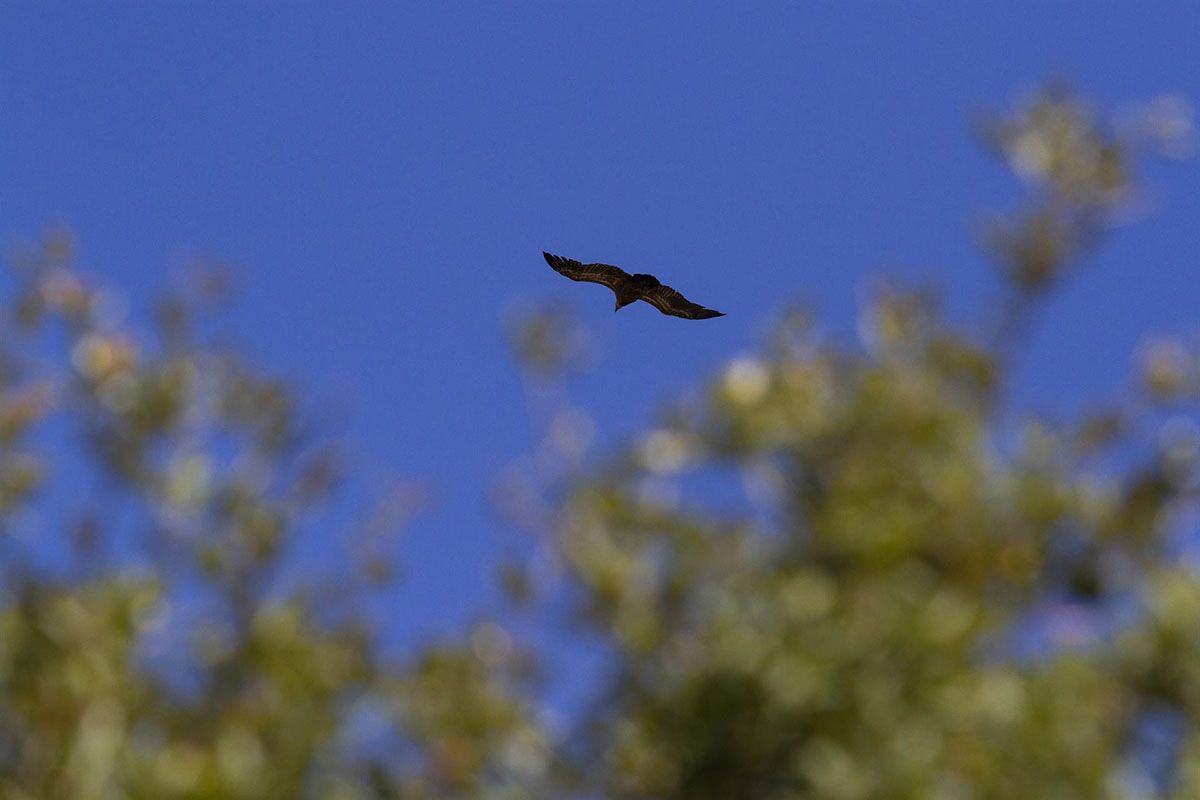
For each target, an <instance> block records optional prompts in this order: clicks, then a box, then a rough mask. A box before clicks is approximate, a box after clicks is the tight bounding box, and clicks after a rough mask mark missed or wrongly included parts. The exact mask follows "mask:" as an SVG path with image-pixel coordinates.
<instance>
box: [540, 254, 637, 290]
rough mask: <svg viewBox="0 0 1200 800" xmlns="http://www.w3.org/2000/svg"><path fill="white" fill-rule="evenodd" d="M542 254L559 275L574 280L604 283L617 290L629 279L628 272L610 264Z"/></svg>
mask: <svg viewBox="0 0 1200 800" xmlns="http://www.w3.org/2000/svg"><path fill="white" fill-rule="evenodd" d="M542 255H544V256H545V257H546V263H547V264H549V265H550V266H551V267H553V268H554V271H555V272H557V273H558V274H559V275H566V276H567V277H568V278H570V279H571V280H573V281H589V282H591V283H602V284H604V285H605V286H607V287H608V288H610V289H612V290H613V291H616V290H617V288H618V287H620V286H621V285H622V284H624V283H625V281H627V280H629V273H628V272H626V271H625V270H623V269H621V268H620V267H614V266H612V265H610V264H580V263H579V262H578V261H575V260H573V259H570V258H563V257H562V256H556V255H551V254H550V253H546V252H543V253H542Z"/></svg>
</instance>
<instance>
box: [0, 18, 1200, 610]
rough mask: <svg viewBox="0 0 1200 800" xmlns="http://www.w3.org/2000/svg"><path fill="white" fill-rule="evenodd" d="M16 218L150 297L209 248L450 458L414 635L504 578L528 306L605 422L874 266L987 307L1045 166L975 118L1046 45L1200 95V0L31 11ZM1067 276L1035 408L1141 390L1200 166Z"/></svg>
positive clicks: (1101, 73) (239, 334)
mask: <svg viewBox="0 0 1200 800" xmlns="http://www.w3.org/2000/svg"><path fill="white" fill-rule="evenodd" d="M3 11H4V19H5V21H4V24H3V25H0V243H3V244H4V245H6V246H7V245H12V244H15V243H18V242H21V241H26V240H29V239H32V238H34V237H36V236H37V235H39V233H40V232H41V231H42V230H43V229H44V228H45V227H46V226H47V225H55V224H65V225H68V226H70V227H71V228H72V229H73V230H74V231H75V232H76V233H77V236H78V240H79V243H80V252H81V259H80V265H81V267H82V268H83V269H85V270H86V271H88V272H92V273H95V274H97V275H100V276H102V277H103V278H104V279H106V280H108V281H111V282H112V283H114V284H116V285H117V286H118V287H120V288H123V289H124V290H126V291H127V292H128V293H129V294H130V295H131V297H132V299H133V302H134V304H135V305H137V304H138V303H139V302H144V301H146V300H147V299H148V298H149V297H151V296H152V295H153V293H154V292H155V291H156V290H158V289H160V288H162V287H163V286H164V285H166V283H167V280H168V275H169V274H170V273H171V272H172V271H173V270H176V269H178V268H179V267H181V266H182V265H184V264H186V263H187V262H189V261H190V260H191V259H193V258H195V257H197V256H203V257H210V258H214V259H217V260H220V261H221V262H223V263H225V264H228V265H230V267H231V269H232V270H233V273H234V275H235V278H236V282H237V285H238V287H239V295H238V299H237V302H236V305H235V307H234V309H233V311H232V312H231V313H230V314H229V315H228V316H227V317H226V318H225V322H224V325H223V330H224V331H225V332H226V333H227V334H228V335H229V337H230V338H233V339H235V340H236V341H238V342H239V343H240V344H241V345H242V346H243V347H244V349H246V350H247V351H249V352H250V353H251V354H252V355H253V356H254V357H255V358H256V359H257V360H258V361H259V363H261V364H264V365H266V366H268V367H270V368H271V369H273V370H276V371H278V372H281V373H282V374H284V375H286V376H289V377H290V378H292V379H294V381H295V383H296V384H297V385H298V386H299V387H300V388H301V389H302V390H304V391H305V392H306V393H307V394H308V395H309V396H310V397H312V398H314V399H315V400H316V402H317V404H318V405H323V406H325V407H332V408H335V409H337V411H338V413H339V414H340V415H342V417H343V418H344V419H345V430H346V432H347V434H348V436H349V438H350V440H351V443H352V447H353V449H354V450H355V451H356V452H357V453H358V454H359V456H360V458H359V463H360V464H361V465H363V467H364V469H366V470H368V472H372V473H377V474H380V475H389V474H390V475H394V476H400V477H404V478H409V479H413V480H419V481H423V482H426V483H428V484H429V485H430V486H431V487H432V488H433V491H434V497H435V501H436V502H435V505H434V506H433V507H432V508H431V509H430V511H429V512H428V513H427V514H425V515H424V516H423V517H421V518H420V519H419V520H418V522H417V523H416V525H415V526H414V527H413V529H412V531H411V532H410V533H409V536H408V539H407V540H406V542H405V546H404V558H405V566H406V572H407V575H408V578H407V580H406V582H405V583H404V585H403V586H402V587H401V589H400V590H399V592H398V593H397V596H396V598H395V614H394V619H395V620H396V623H395V624H396V625H397V626H398V628H399V629H400V630H401V631H403V632H408V633H415V634H424V633H428V632H432V631H438V630H444V629H448V628H450V627H452V626H454V625H455V624H457V623H458V622H459V621H461V620H463V619H465V618H466V617H468V616H470V615H471V614H472V613H473V611H475V610H478V609H480V608H483V607H485V606H487V605H488V603H489V601H490V600H491V599H492V598H493V597H494V581H493V572H492V560H493V558H494V557H495V555H496V554H497V553H498V552H500V551H502V550H504V549H505V548H506V547H507V546H508V544H509V543H511V541H512V533H511V531H508V530H507V529H506V527H505V526H504V525H503V524H502V523H501V522H500V521H499V520H498V519H497V517H496V514H495V513H494V511H493V510H492V508H491V507H490V505H489V501H488V499H487V497H486V490H487V487H488V486H489V485H490V483H491V481H492V480H493V479H494V478H495V477H496V476H497V474H498V473H499V472H500V470H501V469H503V468H504V467H505V466H506V465H508V464H509V463H510V462H511V461H512V460H513V459H514V458H516V457H518V456H519V455H521V454H522V453H524V452H526V451H527V450H528V449H529V448H530V446H531V444H532V440H531V435H530V430H529V423H528V416H527V413H526V405H525V397H524V394H523V389H522V386H521V382H520V380H519V375H518V372H517V370H516V369H515V367H514V364H513V361H512V359H511V357H510V355H509V352H508V349H507V347H506V345H505V342H504V338H503V335H502V330H503V325H502V323H503V319H504V318H505V314H506V313H507V312H508V311H509V310H510V309H512V308H514V307H515V306H518V305H520V304H521V303H522V302H527V301H528V302H534V301H544V300H566V301H569V302H570V303H571V304H572V305H573V307H574V308H575V309H576V310H577V311H578V312H579V315H580V317H581V319H582V321H583V323H584V324H585V325H586V326H587V327H588V328H590V329H591V331H592V332H593V334H594V336H595V339H596V342H597V343H598V345H599V347H600V353H601V356H602V358H601V360H600V361H599V363H598V365H597V369H596V370H595V372H594V373H593V374H592V375H590V376H589V377H587V378H585V379H583V380H582V381H580V382H579V383H578V385H577V386H576V387H575V399H576V400H577V401H579V402H581V403H582V404H584V405H586V406H587V407H588V409H589V410H590V411H591V412H592V413H593V414H594V416H595V419H596V422H597V425H598V429H599V432H600V444H601V446H602V447H603V446H604V445H606V444H611V443H613V442H614V441H616V440H617V439H618V437H619V436H620V435H622V434H624V433H628V432H630V431H633V430H636V429H638V428H639V427H641V426H643V425H645V424H646V423H648V422H649V421H651V420H652V419H653V418H654V414H655V412H656V410H658V409H660V408H662V407H663V406H664V405H665V404H666V403H667V402H669V401H670V400H671V399H672V398H673V397H676V396H678V395H679V394H680V393H681V392H683V391H685V390H686V389H687V388H688V387H689V386H694V385H696V384H697V383H698V382H699V381H700V379H701V378H702V376H703V375H705V374H706V372H709V371H712V370H714V369H716V368H717V367H718V366H719V365H720V364H721V363H722V362H723V361H725V360H727V359H729V358H731V357H733V356H736V355H738V354H741V353H744V352H746V351H747V350H749V349H751V348H753V347H754V345H755V343H756V342H757V341H759V339H760V337H761V335H762V333H763V332H764V330H765V328H766V323H767V320H768V319H769V318H770V315H771V313H772V312H773V311H778V310H779V309H780V308H781V307H782V306H783V305H784V303H785V302H786V301H788V300H792V299H803V300H806V301H808V302H809V303H810V304H811V305H812V306H814V307H815V308H817V309H818V310H819V311H820V312H821V314H822V316H823V318H824V319H825V320H826V321H827V325H828V327H829V328H830V329H832V330H833V331H835V332H842V333H846V332H849V331H851V330H852V328H853V314H854V309H855V307H856V305H857V303H858V301H859V299H860V298H861V296H862V292H863V287H864V286H866V285H867V284H868V282H869V280H870V278H871V277H872V276H875V275H890V276H894V277H898V278H902V279H908V280H921V281H937V282H941V283H942V284H944V285H945V287H946V289H947V296H948V298H949V301H950V303H951V305H952V307H953V308H954V310H955V314H956V315H957V316H958V317H960V318H961V319H970V318H971V317H972V316H973V315H975V314H977V313H978V312H979V311H980V309H981V308H983V307H984V306H983V305H982V304H983V303H984V302H985V299H986V298H987V297H988V296H989V293H990V292H991V291H992V290H994V289H995V281H994V279H993V278H992V275H991V273H990V271H989V268H988V265H987V263H986V262H985V261H984V260H983V259H982V258H981V257H980V255H979V254H978V251H977V250H976V248H975V246H974V243H973V238H972V234H971V222H972V220H975V219H977V218H978V216H979V215H980V214H981V213H983V212H985V211H987V210H990V209H1005V208H1010V207H1011V206H1012V204H1013V203H1014V202H1015V201H1016V200H1017V199H1018V198H1019V196H1020V195H1019V187H1018V186H1017V185H1016V183H1015V182H1014V181H1013V180H1012V179H1011V178H1009V177H1008V176H1007V174H1006V173H1005V172H1004V170H1003V169H1002V168H1001V167H1000V165H998V164H997V163H996V162H994V161H993V160H991V159H990V158H989V157H987V156H986V155H985V154H984V153H982V152H981V150H980V149H979V148H978V146H977V145H976V143H975V141H974V140H973V138H972V135H971V132H970V125H971V122H972V120H973V119H974V118H975V115H977V114H978V113H979V112H980V111H982V110H983V109H986V108H995V107H1006V106H1007V105H1008V104H1009V102H1010V100H1011V99H1012V98H1013V97H1014V96H1015V95H1016V94H1018V93H1020V92H1022V91H1026V90H1029V89H1031V88H1032V87H1035V86H1036V85H1037V84H1038V83H1039V82H1040V81H1041V80H1042V79H1043V78H1045V77H1047V76H1064V77H1066V78H1068V79H1070V80H1071V81H1072V82H1073V83H1074V84H1075V85H1076V86H1077V87H1078V88H1079V89H1080V90H1081V91H1083V92H1084V93H1085V94H1087V95H1088V96H1090V97H1091V98H1093V99H1095V100H1096V101H1097V102H1098V103H1100V104H1102V105H1105V106H1107V107H1109V108H1117V107H1120V106H1122V105H1125V104H1128V103H1132V102H1136V101H1141V100H1147V99H1150V98H1151V97H1153V96H1155V95H1158V94H1161V93H1173V94H1179V95H1182V96H1183V97H1186V98H1188V99H1190V100H1191V101H1192V102H1193V103H1194V102H1196V101H1197V100H1200V69H1197V67H1198V66H1200V60H1198V58H1200V57H1198V55H1197V50H1196V41H1197V36H1198V35H1200V4H1196V3H1192V2H1179V3H1170V4H1168V3H1154V2H1151V3H1124V4H1118V3H1095V2H1070V3H1068V2H1054V3H1033V2H1027V3H982V2H980V3H963V2H920V3H911V2H905V3H900V2H896V3H868V2H846V3H787V4H770V5H768V4H753V5H743V4H722V5H721V6H717V5H711V4H710V5H706V4H689V5H688V6H686V7H685V6H684V5H683V4H642V3H624V4H600V3H561V4H551V3H489V4H451V3H407V4H383V3H379V4H365V3H336V4H335V3H324V4H317V3H306V4H301V5H296V6H293V5H290V4H289V5H284V4H282V3H279V4H268V3H255V4H234V3H228V4H225V3H205V4H200V3H193V4H185V3H182V2H171V3H156V4H150V3H128V4H77V3H71V4H67V3H61V4H17V3H5V4H4V5H3ZM1146 174H1147V176H1148V187H1149V189H1148V194H1147V202H1148V205H1149V207H1150V208H1151V210H1152V212H1153V213H1151V214H1150V215H1148V216H1147V217H1145V218H1144V219H1140V220H1138V221H1136V222H1135V223H1133V224H1131V225H1129V226H1127V227H1123V228H1121V229H1119V230H1117V231H1116V232H1115V233H1114V235H1113V238H1112V241H1111V242H1110V243H1109V245H1108V247H1106V248H1105V250H1104V251H1103V252H1102V253H1101V254H1100V255H1099V256H1098V257H1096V258H1094V259H1092V261H1091V262H1090V263H1089V269H1088V270H1087V271H1086V272H1084V273H1083V274H1082V275H1080V277H1079V278H1078V279H1077V280H1076V281H1075V282H1074V283H1072V284H1071V285H1070V286H1069V287H1068V289H1067V291H1066V292H1065V293H1064V294H1062V295H1060V296H1058V297H1056V298H1055V299H1054V301H1053V303H1052V304H1051V305H1050V307H1049V309H1048V311H1049V314H1050V316H1049V317H1048V319H1047V320H1046V321H1045V323H1044V324H1043V325H1042V326H1041V328H1040V330H1039V335H1038V338H1037V340H1036V342H1035V343H1034V346H1033V350H1032V352H1031V353H1030V354H1029V357H1028V359H1027V360H1026V361H1025V363H1024V366H1023V371H1022V374H1021V376H1020V395H1019V397H1020V399H1021V402H1022V403H1023V404H1024V405H1025V406H1027V407H1029V408H1031V409H1040V410H1049V411H1061V412H1065V411H1069V410H1070V409H1073V408H1077V407H1079V405H1080V404H1081V403H1083V402H1087V401H1091V400H1095V399H1098V398H1103V397H1106V396H1110V395H1111V393H1113V392H1114V391H1117V390H1118V389H1119V388H1120V387H1121V386H1122V385H1123V382H1124V381H1125V380H1126V378H1127V376H1128V374H1129V372H1130V371H1131V369H1132V358H1131V356H1132V353H1133V352H1134V350H1135V348H1136V346H1137V344H1138V343H1139V342H1140V341H1141V340H1142V338H1143V336H1144V335H1145V334H1146V333H1148V332H1155V331H1161V332H1176V333H1185V334H1186V333H1192V334H1194V333H1196V330H1197V318H1196V314H1197V303H1196V298H1197V297H1198V296H1200V263H1198V262H1197V255H1196V254H1197V253H1198V252H1200V248H1198V247H1197V241H1196V239H1197V237H1198V236H1200V226H1198V225H1197V224H1196V220H1197V219H1200V185H1198V184H1197V165H1196V163H1195V162H1185V163H1167V164H1159V163H1155V164H1150V165H1148V168H1147V171H1146ZM542 250H550V251H552V252H558V253H561V254H563V255H567V256H571V257H575V258H579V259H583V260H604V261H609V262H612V263H618V264H621V265H624V266H625V267H627V268H631V269H633V270H641V271H651V272H654V273H656V274H658V275H659V276H660V277H661V278H663V279H664V280H665V281H667V282H669V283H672V284H674V285H675V286H677V287H678V288H681V289H682V290H684V291H685V292H686V293H687V294H688V295H689V296H690V297H691V298H692V299H694V300H697V301H699V302H701V303H704V304H707V305H710V306H713V307H715V308H719V309H721V310H722V311H725V312H727V313H728V316H727V317H724V318H721V319H718V320H713V321H707V322H695V323H694V322H687V321H682V320H676V319H671V318H667V317H663V316H661V315H659V314H658V313H657V312H655V311H654V310H653V309H651V308H650V307H648V306H645V305H644V304H638V305H635V306H632V307H630V308H629V309H626V310H624V311H622V312H621V313H620V314H613V312H612V299H611V297H610V296H609V295H608V294H607V293H606V291H605V290H603V289H601V288H599V287H594V286H587V285H583V284H573V283H570V282H568V281H566V280H565V279H562V278H560V277H558V276H557V275H555V274H554V273H552V272H551V271H550V270H549V268H548V267H547V266H546V265H545V263H544V262H543V261H542V259H541V255H540V254H541V251H542Z"/></svg>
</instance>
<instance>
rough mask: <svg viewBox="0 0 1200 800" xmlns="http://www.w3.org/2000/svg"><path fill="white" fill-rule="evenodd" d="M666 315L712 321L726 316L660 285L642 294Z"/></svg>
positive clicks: (644, 298)
mask: <svg viewBox="0 0 1200 800" xmlns="http://www.w3.org/2000/svg"><path fill="white" fill-rule="evenodd" d="M640 299H642V300H645V301H646V302H647V303H649V304H650V305H652V306H654V307H655V308H657V309H658V310H659V311H661V312H662V313H664V314H669V315H671V316H672V317H683V318H684V319H711V318H712V317H723V316H725V315H724V314H722V313H721V312H720V311H713V310H712V309H711V308H705V307H704V306H702V305H699V304H698V303H693V302H691V301H690V300H688V299H687V298H686V297H684V296H683V295H681V294H680V293H679V292H677V291H675V290H674V289H672V288H671V287H670V286H664V285H662V284H659V285H658V286H655V287H653V288H651V289H647V290H646V291H644V292H642V296H641V298H640Z"/></svg>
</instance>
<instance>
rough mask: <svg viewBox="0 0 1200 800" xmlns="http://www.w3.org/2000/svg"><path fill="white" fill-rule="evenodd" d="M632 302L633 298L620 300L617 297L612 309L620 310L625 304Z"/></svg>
mask: <svg viewBox="0 0 1200 800" xmlns="http://www.w3.org/2000/svg"><path fill="white" fill-rule="evenodd" d="M632 302H633V300H622V299H621V298H619V297H618V298H617V306H616V308H614V309H613V311H620V310H621V309H622V308H624V307H625V306H627V305H629V304H630V303H632Z"/></svg>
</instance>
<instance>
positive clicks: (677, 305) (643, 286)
mask: <svg viewBox="0 0 1200 800" xmlns="http://www.w3.org/2000/svg"><path fill="white" fill-rule="evenodd" d="M542 255H543V256H545V257H546V263H547V264H549V265H550V266H551V267H553V268H554V271H555V272H557V273H558V274H560V275H566V276H567V277H568V278H570V279H571V280H573V281H588V282H589V283H599V284H602V285H604V286H607V287H608V288H610V289H612V290H613V294H615V295H616V296H617V307H616V308H615V309H613V310H614V311H620V310H621V309H622V308H623V307H624V306H627V305H629V304H630V303H633V302H636V301H638V300H644V301H645V302H647V303H649V304H650V305H652V306H654V307H655V308H657V309H658V310H659V311H661V312H662V313H664V314H669V315H670V316H672V317H683V318H684V319H711V318H712V317H723V316H725V315H724V314H722V313H721V312H720V311H713V310H712V309H711V308H705V307H704V306H702V305H699V304H697V303H693V302H691V301H690V300H688V299H687V298H686V297H684V296H683V295H682V294H680V293H679V292H677V291H675V290H674V289H672V288H671V287H670V286H666V285H664V284H662V283H660V282H659V280H658V278H656V277H654V276H653V275H646V274H643V273H640V272H639V273H636V274H634V275H630V274H629V273H628V272H626V271H625V270H623V269H621V268H620V267H614V266H612V265H611V264H580V263H579V262H578V261H574V260H572V259H570V258H563V257H562V256H556V255H551V254H550V253H546V252H543V253H542Z"/></svg>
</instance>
